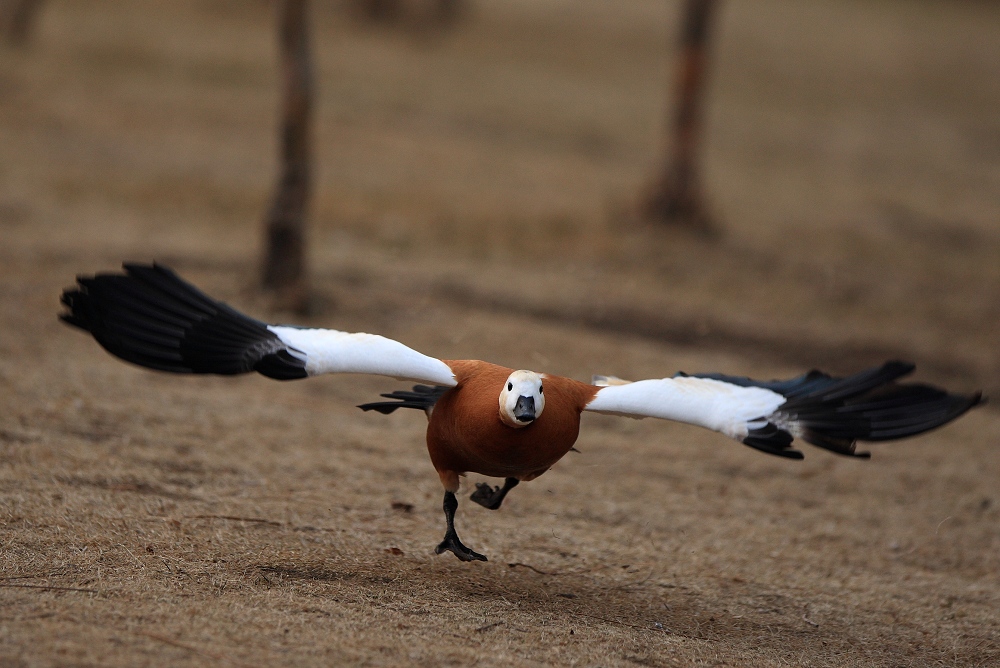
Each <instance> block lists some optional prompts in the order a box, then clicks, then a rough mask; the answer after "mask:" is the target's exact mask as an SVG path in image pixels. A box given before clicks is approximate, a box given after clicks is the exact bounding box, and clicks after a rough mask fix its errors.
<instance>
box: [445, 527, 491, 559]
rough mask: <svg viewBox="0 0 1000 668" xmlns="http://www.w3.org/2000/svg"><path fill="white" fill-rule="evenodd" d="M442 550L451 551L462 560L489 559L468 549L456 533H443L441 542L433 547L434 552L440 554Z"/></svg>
mask: <svg viewBox="0 0 1000 668" xmlns="http://www.w3.org/2000/svg"><path fill="white" fill-rule="evenodd" d="M442 552H451V553H452V554H454V555H455V556H456V557H458V558H459V559H461V560H462V561H489V560H488V559H487V558H486V555H485V554H479V553H478V552H476V551H474V550H470V549H469V548H468V547H466V546H465V545H464V544H463V543H462V541H460V540H459V539H458V534H455V533H452V534H445V537H444V540H443V541H441V544H440V545H438V546H437V547H436V548H434V553H435V554H441V553H442Z"/></svg>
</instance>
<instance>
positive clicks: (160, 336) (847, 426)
mask: <svg viewBox="0 0 1000 668" xmlns="http://www.w3.org/2000/svg"><path fill="white" fill-rule="evenodd" d="M61 303H62V305H63V306H64V311H63V312H61V313H60V314H59V317H60V319H61V320H62V321H63V322H64V323H66V324H68V325H71V326H73V327H76V328H79V329H81V330H84V331H85V332H88V333H89V334H91V335H92V336H93V338H94V339H95V340H96V341H97V343H98V344H100V345H101V346H102V347H103V348H104V349H105V350H106V351H107V352H109V353H111V354H112V355H114V356H115V357H118V358H120V359H122V360H124V361H126V362H130V363H132V364H135V365H138V366H140V367H144V368H147V369H153V370H156V371H163V372H170V373H182V374H219V375H236V374H247V373H259V374H261V375H263V376H266V377H268V378H272V379H276V380H282V381H290V380H299V379H304V378H309V377H312V376H318V375H323V374H329V373H360V374H375V375H380V376H387V377H390V378H394V379H397V380H401V381H411V382H415V383H417V384H415V385H413V386H412V387H411V389H408V390H395V391H393V392H388V393H385V394H382V395H381V398H382V399H384V401H374V402H368V403H363V404H360V405H359V408H361V409H362V410H365V411H375V412H378V413H382V414H389V413H392V412H394V411H395V410H397V409H400V408H408V409H417V410H422V411H423V412H424V413H425V414H426V415H427V451H428V454H429V456H430V460H431V464H432V465H433V467H434V469H435V470H436V471H437V474H438V477H439V478H440V481H441V485H442V487H443V488H444V498H443V503H442V508H443V510H444V516H445V534H444V538H443V540H442V541H441V542H440V543H439V544H438V546H437V547H436V549H435V552H436V553H437V554H442V553H444V552H451V553H452V554H454V555H455V556H456V557H458V558H459V559H460V560H462V561H487V557H486V556H485V555H483V554H481V553H479V552H476V551H475V550H473V549H471V548H469V547H467V546H466V545H465V544H464V543H463V542H462V541H461V540H460V538H459V536H458V533H457V531H456V528H455V515H456V511H457V510H458V496H457V494H458V492H459V487H460V483H461V479H462V478H463V477H464V476H465V475H466V474H469V473H477V474H480V475H483V476H486V477H490V478H499V479H502V480H503V483H502V484H500V485H495V486H494V485H491V484H488V483H482V482H480V483H477V485H476V489H475V491H473V492H472V494H471V495H470V497H469V498H470V500H471V501H472V502H474V503H476V504H478V505H481V506H483V507H485V508H487V509H490V510H497V509H499V508H500V507H501V505H502V503H503V501H504V499H505V498H506V496H507V494H508V493H509V492H510V491H511V490H512V489H513V488H514V487H516V486H517V485H518V484H520V483H522V482H529V481H531V480H534V479H536V478H538V477H539V476H541V475H543V474H544V473H545V472H546V471H548V470H549V469H550V468H552V466H554V465H555V464H556V463H557V462H558V461H559V460H560V459H562V458H563V457H564V456H565V455H566V454H567V453H569V452H570V451H572V450H574V449H575V448H574V444H575V443H576V441H577V438H578V437H579V434H580V427H581V421H582V416H583V414H584V413H588V412H592V413H603V414H610V415H620V416H627V417H632V418H647V417H652V418H660V419H664V420H672V421H675V422H681V423H685V424H690V425H696V426H698V427H702V428H705V429H710V430H712V431H716V432H719V433H720V434H722V435H724V436H728V437H729V438H730V439H734V440H736V441H738V442H740V443H742V444H744V445H746V446H749V447H751V448H754V449H756V450H758V451H760V452H763V453H766V454H770V455H774V456H778V457H784V458H788V459H802V458H803V453H802V452H801V451H800V450H798V449H795V448H793V447H792V445H793V443H794V442H795V441H797V440H798V441H804V442H806V443H809V444H811V445H813V446H817V447H819V448H822V449H825V450H828V451H830V452H833V453H836V454H838V455H843V456H848V457H859V458H868V457H869V456H870V455H869V453H868V452H863V451H858V450H857V447H856V446H857V443H858V442H859V441H862V442H878V441H892V440H897V439H903V438H907V437H911V436H916V435H918V434H922V433H924V432H927V431H929V430H931V429H935V428H937V427H940V426H942V425H945V424H947V423H948V422H951V421H952V420H954V419H956V418H957V417H959V416H961V415H962V414H964V413H965V412H966V411H968V410H969V409H971V408H973V407H974V406H977V405H979V404H980V403H982V402H983V397H982V393H981V392H974V393H971V394H967V395H964V394H956V393H951V392H948V391H946V390H944V389H941V388H939V387H935V386H932V385H928V384H923V383H900V382H897V381H899V379H901V378H902V377H904V376H906V375H908V374H910V373H912V372H913V371H914V368H915V367H914V365H913V364H911V363H909V362H902V361H887V362H885V363H884V364H881V365H879V366H877V367H873V368H869V369H866V370H862V371H860V372H857V373H855V374H852V375H848V376H844V377H835V376H832V375H830V374H827V373H823V372H821V371H817V370H812V371H808V372H806V373H804V374H802V375H800V376H797V377H794V378H791V379H786V380H769V381H760V380H754V379H751V378H748V377H743V376H732V375H725V374H720V373H701V374H686V373H683V372H679V373H677V374H676V375H674V376H672V377H669V378H653V379H646V380H637V381H628V380H624V379H621V378H618V377H615V376H594V377H593V378H591V380H590V382H583V381H579V380H575V379H572V378H567V377H563V376H558V375H554V374H548V373H543V372H537V371H532V370H527V369H512V368H507V367H504V366H501V365H498V364H493V363H490V362H485V361H481V360H449V359H437V358H435V357H431V356H428V355H425V354H423V353H420V352H418V351H416V350H414V349H412V348H410V347H408V346H406V345H404V344H403V343H400V342H399V341H395V340H393V339H389V338H386V337H384V336H380V335H378V334H367V333H363V332H342V331H338V330H334V329H323V328H316V327H300V326H295V325H276V324H268V323H266V322H263V321H260V320H257V319H255V318H252V317H250V316H248V315H245V314H243V313H241V312H240V311H237V310H236V309H234V308H232V307H231V306H229V305H227V304H225V303H223V302H220V301H218V300H215V299H213V298H211V297H209V296H208V295H206V294H205V293H203V292H202V291H201V290H199V289H198V288H197V287H195V286H194V285H192V284H190V283H188V282H187V281H185V280H184V279H182V278H181V277H180V276H178V275H177V274H176V273H175V272H174V271H172V270H171V269H170V268H168V267H166V266H164V265H162V264H159V263H155V262H154V263H148V264H143V263H124V264H123V265H122V271H120V272H107V273H97V274H94V275H86V276H84V275H81V276H78V277H77V279H76V284H75V285H74V286H73V287H71V288H67V289H66V290H64V291H63V293H62V296H61Z"/></svg>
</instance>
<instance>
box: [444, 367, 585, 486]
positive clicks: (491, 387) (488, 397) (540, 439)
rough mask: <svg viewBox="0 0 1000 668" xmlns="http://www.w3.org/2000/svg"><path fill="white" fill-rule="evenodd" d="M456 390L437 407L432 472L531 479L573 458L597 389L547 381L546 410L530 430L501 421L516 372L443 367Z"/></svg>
mask: <svg viewBox="0 0 1000 668" xmlns="http://www.w3.org/2000/svg"><path fill="white" fill-rule="evenodd" d="M445 363H446V364H448V366H449V367H451V369H452V371H454V372H455V376H456V379H457V380H458V385H457V386H455V387H454V388H452V389H451V390H449V391H448V392H446V393H445V394H444V395H443V396H442V397H441V398H440V399H439V400H438V402H437V404H436V405H435V406H434V411H433V413H432V414H431V419H430V423H429V424H428V426H427V449H428V451H429V452H430V456H431V461H432V462H433V464H434V467H435V468H436V469H437V470H438V471H439V472H440V471H454V472H456V473H466V472H474V473H481V474H482V475H487V476H495V477H508V476H510V477H516V478H523V477H527V478H530V477H532V476H534V475H539V474H541V473H542V472H543V471H545V469H547V468H549V467H550V466H552V465H553V464H555V463H556V462H557V461H558V460H559V459H560V458H561V457H562V456H563V455H565V454H566V453H567V452H569V449H570V448H571V447H573V444H574V443H575V442H576V438H577V436H578V435H579V433H580V413H581V412H582V411H583V407H584V406H586V404H587V402H588V401H590V399H592V398H593V396H594V393H595V392H596V391H597V388H596V387H593V386H592V385H587V384H586V383H581V382H578V381H575V380H572V379H570V378H562V377H560V376H544V380H543V387H544V393H545V408H544V409H543V410H542V414H541V415H540V416H539V417H538V419H536V420H535V421H534V422H533V423H531V424H530V425H528V426H527V427H522V428H520V429H516V428H513V427H508V426H507V425H505V424H504V423H503V422H501V421H500V404H499V400H500V392H501V390H502V389H503V386H504V383H506V382H507V377H508V376H509V375H510V374H511V373H512V372H513V371H514V370H513V369H508V368H506V367H502V366H498V365H496V364H490V363H488V362H480V361H475V360H460V361H449V360H446V361H445Z"/></svg>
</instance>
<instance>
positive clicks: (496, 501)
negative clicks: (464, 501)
mask: <svg viewBox="0 0 1000 668" xmlns="http://www.w3.org/2000/svg"><path fill="white" fill-rule="evenodd" d="M519 482H521V481H520V480H518V479H517V478H507V479H506V480H504V481H503V487H493V486H492V485H488V484H486V483H485V482H477V483H476V491H475V492H473V493H472V496H470V497H469V499H470V500H472V501H475V502H476V503H478V504H479V505H481V506H482V507H483V508H488V509H490V510H496V509H497V508H499V507H500V504H501V503H503V500H504V497H505V496H507V492H509V491H510V490H512V489H514V488H515V487H517V483H519Z"/></svg>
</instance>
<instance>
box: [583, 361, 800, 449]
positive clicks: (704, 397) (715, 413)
mask: <svg viewBox="0 0 1000 668" xmlns="http://www.w3.org/2000/svg"><path fill="white" fill-rule="evenodd" d="M616 380H617V379H616ZM783 403H785V397H783V396H781V395H780V394H778V393H777V392H772V391H771V390H767V389H764V388H762V387H741V386H739V385H733V384H731V383H726V382H724V381H721V380H713V379H710V378H688V377H678V378H659V379H655V380H638V381H636V382H634V383H627V384H610V383H609V384H608V385H606V386H604V387H602V388H601V389H600V390H599V391H598V392H597V395H596V396H595V397H594V398H593V399H591V401H590V403H589V404H587V407H586V409H585V410H588V411H594V412H597V413H610V414H612V415H626V416H629V417H635V418H643V417H655V418H661V419H664V420H676V421H677V422H686V423H688V424H693V425H698V426H700V427H706V428H708V429H713V430H715V431H719V432H722V433H723V434H725V435H727V436H729V437H731V438H735V439H736V440H738V441H742V440H743V439H744V438H746V436H747V434H748V433H749V431H750V430H751V429H755V428H757V427H763V426H764V425H765V424H767V420H766V418H767V417H768V416H770V415H771V414H772V413H774V411H775V410H776V409H777V408H778V407H779V406H781V404H783ZM762 418H763V419H762Z"/></svg>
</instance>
